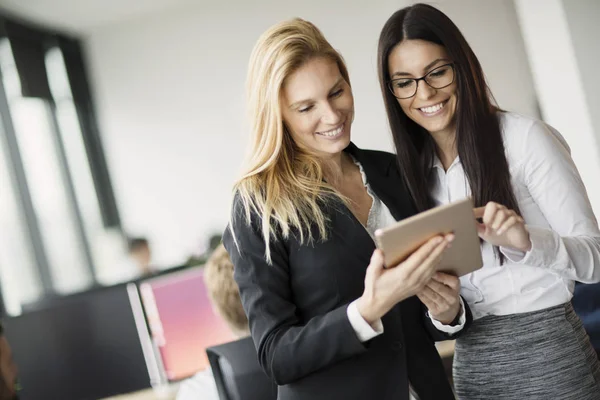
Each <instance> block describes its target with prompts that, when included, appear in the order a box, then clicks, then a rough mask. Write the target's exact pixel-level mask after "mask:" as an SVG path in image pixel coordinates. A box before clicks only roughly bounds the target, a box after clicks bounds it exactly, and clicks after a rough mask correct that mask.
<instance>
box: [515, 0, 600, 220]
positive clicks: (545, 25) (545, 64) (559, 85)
mask: <svg viewBox="0 0 600 400" xmlns="http://www.w3.org/2000/svg"><path fill="white" fill-rule="evenodd" d="M575 3H579V6H583V7H577V8H573V10H572V12H573V13H572V15H571V18H568V17H567V15H568V14H567V13H566V12H565V7H567V6H569V7H570V6H573V4H575ZM584 3H588V4H584ZM591 3H593V2H591V1H589V2H585V1H584V2H580V1H573V2H571V0H569V1H563V0H515V4H516V10H517V12H518V18H519V22H520V26H521V29H522V32H523V37H524V42H525V45H526V48H527V56H528V58H529V60H530V63H531V68H532V71H533V78H534V83H535V88H536V92H537V95H538V98H539V101H540V109H541V111H542V114H543V115H544V120H545V121H546V122H548V123H549V124H550V125H552V126H553V127H555V128H556V129H558V130H559V131H560V132H561V133H562V135H563V136H564V137H565V139H566V140H567V142H568V143H569V146H570V147H571V155H572V157H573V160H574V161H575V164H576V165H577V168H578V169H579V172H580V174H581V178H582V180H583V183H584V184H585V186H586V188H587V192H588V195H589V198H590V202H591V204H592V208H593V209H594V212H595V214H596V216H598V215H600V187H599V186H598V184H597V181H598V174H599V173H600V147H599V143H600V142H599V137H598V135H597V134H596V133H595V132H594V126H593V122H592V118H596V121H597V122H600V121H598V118H599V117H598V116H597V115H595V114H597V112H594V111H595V110H597V108H591V106H592V102H591V101H589V100H591V99H595V101H596V107H597V106H598V100H599V97H598V96H599V94H598V92H597V91H596V92H594V90H590V89H592V88H591V87H590V86H589V85H588V82H586V81H584V80H583V74H582V72H584V71H585V73H586V75H587V76H588V78H589V79H591V82H596V87H600V79H599V78H597V73H596V72H595V69H596V66H595V65H594V62H595V60H594V58H595V59H598V55H597V54H589V55H588V54H587V52H589V53H597V49H598V45H597V44H596V43H594V41H595V40H594V38H595V37H596V36H597V35H596V36H595V35H594V31H596V32H598V33H600V30H599V29H598V28H597V27H596V26H595V24H594V23H593V22H592V21H591V19H590V17H587V16H585V13H586V12H588V13H590V15H594V14H593V10H594V8H595V9H598V8H599V7H598V6H597V5H596V6H593V5H592V4H591ZM580 24H581V25H580ZM574 44H577V45H576V46H574ZM586 92H587V93H588V94H589V95H590V97H589V98H586Z"/></svg>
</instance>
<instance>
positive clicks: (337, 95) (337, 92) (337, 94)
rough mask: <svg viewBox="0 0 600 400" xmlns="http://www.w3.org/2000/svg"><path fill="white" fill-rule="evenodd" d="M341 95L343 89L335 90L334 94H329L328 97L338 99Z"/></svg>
mask: <svg viewBox="0 0 600 400" xmlns="http://www.w3.org/2000/svg"><path fill="white" fill-rule="evenodd" d="M342 93H344V89H339V90H336V91H335V92H333V93H331V94H330V95H329V97H333V98H335V97H340V96H341V95H342Z"/></svg>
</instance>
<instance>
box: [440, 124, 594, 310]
mask: <svg viewBox="0 0 600 400" xmlns="http://www.w3.org/2000/svg"><path fill="white" fill-rule="evenodd" d="M500 122H501V129H502V135H503V139H504V146H505V151H506V157H507V161H508V165H509V169H510V174H511V182H512V186H513V190H514V194H515V197H516V199H517V202H518V204H519V208H520V211H521V216H522V217H523V218H524V219H525V223H526V225H527V228H528V229H529V232H530V237H531V243H532V249H531V250H530V251H529V252H527V253H522V252H519V251H514V250H512V249H506V248H501V249H500V250H501V251H502V253H503V254H504V255H505V256H506V257H507V259H506V261H505V263H504V265H500V264H499V261H498V260H497V259H496V257H495V255H494V252H493V247H492V246H490V245H489V244H487V243H484V244H483V245H482V249H481V250H482V253H483V259H484V266H483V268H482V269H480V270H478V271H475V272H473V273H471V274H468V275H466V276H463V277H462V278H461V286H462V289H461V294H462V296H463V297H464V298H465V300H466V301H467V302H468V303H469V305H470V306H471V310H472V311H473V317H474V318H475V319H477V318H481V317H483V316H486V315H507V314H514V313H524V312H530V311H537V310H541V309H544V308H548V307H552V306H556V305H559V304H563V303H566V302H568V301H569V300H570V299H571V297H572V292H573V287H574V281H581V282H585V283H591V282H598V281H600V267H598V265H600V232H599V230H598V224H597V222H596V218H595V216H594V213H593V212H592V208H591V205H590V202H589V200H588V197H587V193H586V190H585V187H584V185H583V182H582V181H581V177H580V176H579V173H578V171H577V168H576V167H575V164H574V163H573V160H572V159H571V155H570V149H569V147H568V145H567V144H566V142H565V140H564V139H563V137H562V136H561V135H560V134H559V133H558V132H557V131H556V130H555V129H553V128H551V127H549V126H547V125H545V124H544V123H542V122H540V121H537V120H534V119H531V118H527V117H523V116H521V115H518V114H514V113H501V114H500ZM482 134H483V132H482ZM429 183H430V191H431V192H430V193H431V195H432V197H433V198H434V199H435V202H436V204H437V205H440V204H446V203H448V202H451V201H456V200H459V199H463V198H465V197H467V196H470V195H471V190H470V187H469V184H468V182H467V178H466V175H465V172H464V170H463V167H462V164H461V163H460V160H459V159H458V158H457V159H456V160H455V161H454V162H453V163H452V165H451V166H450V167H449V168H448V170H447V171H444V168H443V166H442V164H441V162H440V160H439V159H438V158H437V157H436V158H435V161H434V166H433V170H432V171H431V175H430V182H429Z"/></svg>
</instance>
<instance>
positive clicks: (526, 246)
mask: <svg viewBox="0 0 600 400" xmlns="http://www.w3.org/2000/svg"><path fill="white" fill-rule="evenodd" d="M532 246H533V244H532V243H531V235H530V234H529V231H527V240H526V241H525V243H524V244H523V246H521V248H520V249H519V250H520V251H522V252H523V253H527V252H528V251H530V250H531V247H532Z"/></svg>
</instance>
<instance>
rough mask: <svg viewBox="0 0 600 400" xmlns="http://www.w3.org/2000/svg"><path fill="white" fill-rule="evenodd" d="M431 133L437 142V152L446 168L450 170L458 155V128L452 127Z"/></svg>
mask: <svg viewBox="0 0 600 400" xmlns="http://www.w3.org/2000/svg"><path fill="white" fill-rule="evenodd" d="M430 134H431V137H432V138H433V140H434V142H435V150H436V153H437V155H438V157H439V159H440V161H441V162H442V165H443V166H444V169H445V170H448V168H450V165H452V163H453V162H454V160H455V159H456V157H458V148H457V146H456V129H455V128H454V127H452V128H448V129H444V130H443V131H439V132H434V133H432V132H430Z"/></svg>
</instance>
